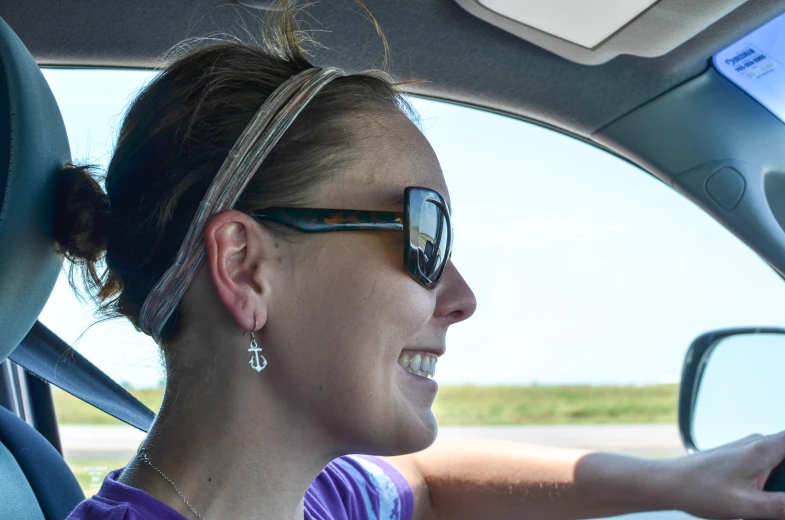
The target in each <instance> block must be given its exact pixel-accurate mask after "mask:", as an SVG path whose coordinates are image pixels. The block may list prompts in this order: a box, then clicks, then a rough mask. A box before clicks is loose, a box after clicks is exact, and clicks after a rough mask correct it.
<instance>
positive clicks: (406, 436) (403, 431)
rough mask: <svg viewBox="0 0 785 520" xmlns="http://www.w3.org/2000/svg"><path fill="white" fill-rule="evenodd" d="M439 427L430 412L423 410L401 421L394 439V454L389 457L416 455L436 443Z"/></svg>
mask: <svg viewBox="0 0 785 520" xmlns="http://www.w3.org/2000/svg"><path fill="white" fill-rule="evenodd" d="M438 433H439V426H438V424H437V423H436V418H435V417H434V416H433V413H432V412H431V410H430V409H429V410H424V411H423V412H421V413H420V414H418V416H416V417H412V418H409V420H408V421H402V422H401V427H400V428H399V429H398V435H397V436H396V439H394V446H395V448H394V449H393V450H392V451H394V453H390V454H389V455H406V454H409V453H416V452H418V451H422V450H424V449H426V448H428V447H430V446H431V444H433V443H434V441H436V436H437V434H438Z"/></svg>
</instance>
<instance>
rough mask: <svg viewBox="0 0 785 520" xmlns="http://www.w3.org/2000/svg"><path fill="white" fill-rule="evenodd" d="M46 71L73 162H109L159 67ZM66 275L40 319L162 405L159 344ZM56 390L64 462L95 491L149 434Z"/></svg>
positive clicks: (146, 400)
mask: <svg viewBox="0 0 785 520" xmlns="http://www.w3.org/2000/svg"><path fill="white" fill-rule="evenodd" d="M44 75H45V77H46V79H47V80H48V81H49V85H50V87H51V88H52V91H53V92H54V94H55V97H56V98H57V102H58V104H59V106H60V110H61V112H62V114H63V119H64V120H65V124H66V130H67V131H68V137H69V141H70V144H71V156H72V160H73V161H74V163H76V164H94V165H96V166H98V167H99V168H102V167H105V166H106V165H107V164H108V162H109V159H110V158H111V151H112V147H113V144H114V141H115V138H116V135H117V131H118V129H119V128H118V127H119V125H120V122H121V117H122V114H123V112H124V110H125V108H126V106H127V105H128V102H129V101H130V100H131V99H132V97H133V95H134V93H135V92H136V91H138V89H139V88H140V87H141V86H142V85H144V84H145V83H146V82H147V81H149V80H150V79H151V78H152V77H153V73H151V72H147V71H132V70H107V69H95V70H79V69H44ZM66 274H67V273H65V272H64V273H62V274H61V276H60V278H59V279H58V281H57V285H56V286H55V289H54V292H53V293H52V295H51V297H50V298H49V302H48V303H47V305H46V307H45V308H44V310H43V311H42V313H41V317H40V320H41V322H42V323H43V324H44V325H46V326H47V327H49V328H50V329H52V330H53V331H54V332H55V333H57V334H58V335H59V336H60V337H61V338H62V339H63V340H65V341H66V342H68V343H69V344H71V345H72V346H73V347H74V349H76V350H77V351H78V352H79V353H81V354H82V355H84V356H85V357H87V358H88V359H89V360H90V361H92V362H93V363H94V364H95V365H97V366H98V367H99V368H100V369H101V370H103V371H104V372H105V373H107V374H108V375H109V376H110V377H112V378H113V379H115V380H116V381H118V382H119V383H121V384H122V385H123V386H124V387H126V388H127V389H128V390H129V391H130V392H131V393H132V394H134V395H136V397H137V398H139V399H140V400H141V401H142V402H144V403H145V404H146V405H147V406H149V407H150V408H151V409H152V410H154V411H157V410H158V408H159V406H160V403H161V398H162V388H163V383H164V374H163V371H162V366H161V363H160V359H159V354H158V348H157V346H156V345H155V343H153V341H152V340H150V338H149V337H147V336H145V335H144V334H140V333H138V332H136V330H134V328H133V327H132V326H131V324H130V323H129V322H128V321H127V320H111V321H103V322H97V318H96V316H95V314H94V311H95V309H94V307H93V306H92V305H91V304H89V302H83V301H80V300H79V299H78V298H77V297H76V296H75V295H74V292H73V291H72V290H71V287H70V286H69V284H68V279H67V276H66ZM52 394H53V399H54V403H55V413H56V415H57V421H58V424H59V428H60V436H61V442H62V445H63V452H64V453H63V455H64V456H65V460H66V462H67V463H68V464H69V466H70V467H71V470H72V471H73V472H74V474H75V475H76V477H77V479H78V480H79V483H80V484H81V486H82V488H83V490H84V492H85V494H86V495H87V496H90V495H93V494H94V493H96V492H97V491H98V488H99V487H100V485H101V482H102V481H103V479H104V477H105V476H106V473H108V472H109V471H111V470H113V469H116V468H119V467H122V466H124V465H125V464H126V463H127V462H128V460H130V459H131V457H132V456H133V455H134V453H135V451H136V448H137V447H138V445H139V443H140V442H141V440H142V439H143V438H144V434H143V433H142V432H140V431H138V430H136V429H135V428H133V427H131V426H127V425H125V424H123V423H121V422H120V421H118V420H116V419H114V418H113V417H110V416H108V415H106V414H104V413H103V412H101V411H100V410H98V409H96V408H93V407H91V406H89V405H87V404H85V403H83V402H82V401H80V400H78V399H76V398H75V397H72V396H71V395H69V394H67V393H65V392H63V391H62V390H59V389H58V388H54V387H53V388H52Z"/></svg>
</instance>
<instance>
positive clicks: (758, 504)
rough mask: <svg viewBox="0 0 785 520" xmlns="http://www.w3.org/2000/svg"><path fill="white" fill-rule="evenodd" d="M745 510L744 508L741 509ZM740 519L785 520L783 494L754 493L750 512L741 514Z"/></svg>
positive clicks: (784, 499)
mask: <svg viewBox="0 0 785 520" xmlns="http://www.w3.org/2000/svg"><path fill="white" fill-rule="evenodd" d="M743 509H745V508H743ZM741 513H743V514H741V515H740V516H741V517H742V518H760V519H761V520H785V493H779V492H778V493H767V492H764V491H761V492H758V493H755V498H754V499H753V500H752V501H751V504H750V510H749V511H747V512H746V513H745V512H743V511H742V512H741Z"/></svg>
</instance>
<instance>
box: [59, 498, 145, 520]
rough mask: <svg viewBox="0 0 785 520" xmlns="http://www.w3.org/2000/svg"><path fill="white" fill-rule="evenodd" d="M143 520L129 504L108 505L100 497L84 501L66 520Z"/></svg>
mask: <svg viewBox="0 0 785 520" xmlns="http://www.w3.org/2000/svg"><path fill="white" fill-rule="evenodd" d="M98 519H101V520H142V517H140V516H138V515H136V514H134V512H133V511H132V510H131V508H130V507H129V506H128V504H117V503H107V502H106V501H104V500H101V498H99V497H91V498H88V499H86V500H83V501H82V502H81V503H80V504H79V505H78V506H76V509H74V510H73V511H72V512H71V514H70V515H68V518H66V520H98Z"/></svg>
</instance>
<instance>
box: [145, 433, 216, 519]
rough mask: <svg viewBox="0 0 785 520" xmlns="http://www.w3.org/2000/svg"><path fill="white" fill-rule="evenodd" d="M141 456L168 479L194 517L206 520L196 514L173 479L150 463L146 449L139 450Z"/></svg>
mask: <svg viewBox="0 0 785 520" xmlns="http://www.w3.org/2000/svg"><path fill="white" fill-rule="evenodd" d="M139 455H140V456H141V457H142V462H144V463H145V464H147V465H148V466H150V467H151V468H153V469H154V470H155V471H157V472H158V473H159V474H160V475H161V476H162V477H163V478H165V479H166V481H167V482H169V483H170V484H171V485H172V487H173V488H174V490H175V491H177V494H178V495H180V498H182V499H183V502H185V505H187V506H188V509H190V510H191V512H192V513H193V514H194V515H196V517H197V518H198V519H199V520H204V518H203V517H202V515H200V514H199V513H197V512H196V509H194V506H192V505H191V503H190V502H189V501H188V499H187V498H185V496H184V495H183V493H182V492H181V491H180V489H179V488H178V487H177V486H176V485H175V483H174V482H172V479H170V478H169V477H167V476H166V475H165V474H164V472H163V471H161V470H160V469H158V468H157V467H155V465H154V464H153V463H152V462H151V461H150V457H148V456H147V450H145V449H144V448H140V449H139Z"/></svg>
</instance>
